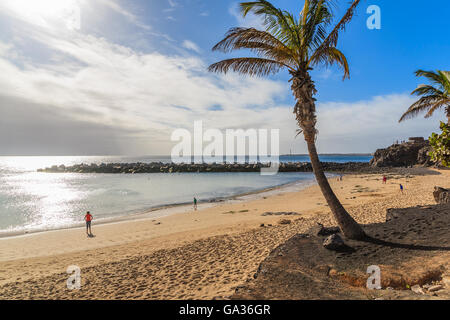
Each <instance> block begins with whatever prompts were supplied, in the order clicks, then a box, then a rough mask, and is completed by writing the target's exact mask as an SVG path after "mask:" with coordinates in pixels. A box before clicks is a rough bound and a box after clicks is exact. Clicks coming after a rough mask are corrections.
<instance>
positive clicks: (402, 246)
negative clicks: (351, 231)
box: [361, 235, 450, 251]
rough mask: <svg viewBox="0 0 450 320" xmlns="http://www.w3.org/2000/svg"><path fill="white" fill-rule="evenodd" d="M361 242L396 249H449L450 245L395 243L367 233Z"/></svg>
mask: <svg viewBox="0 0 450 320" xmlns="http://www.w3.org/2000/svg"><path fill="white" fill-rule="evenodd" d="M361 241H362V242H368V243H372V244H376V245H380V246H385V247H391V248H397V249H408V250H419V251H450V247H438V246H424V245H416V244H406V243H396V242H391V241H386V240H381V239H377V238H373V237H371V236H369V235H366V237H365V238H364V239H362V240H361Z"/></svg>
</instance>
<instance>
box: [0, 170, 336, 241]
mask: <svg viewBox="0 0 450 320" xmlns="http://www.w3.org/2000/svg"><path fill="white" fill-rule="evenodd" d="M327 176H329V177H333V176H335V174H333V173H327ZM301 182H304V183H301ZM314 184H316V181H315V179H311V180H308V181H305V180H301V179H299V180H296V181H293V182H287V183H283V184H281V185H277V186H273V187H267V188H263V189H259V190H254V191H249V192H244V193H238V194H235V195H231V196H227V197H214V198H208V199H204V200H200V201H199V202H198V209H199V210H201V209H207V208H211V207H213V206H217V205H219V204H227V203H232V202H233V201H248V200H255V199H258V198H261V197H264V196H269V195H273V192H279V193H283V192H294V191H301V190H303V189H305V188H308V187H309V186H311V185H314ZM289 188H291V189H289ZM292 189H294V190H292ZM252 196H253V197H252ZM191 209H192V203H191V202H182V203H171V204H165V205H158V206H154V207H150V208H147V209H142V210H139V211H135V212H129V213H126V214H122V215H118V216H114V217H107V218H100V219H96V220H95V225H97V226H99V225H105V224H113V223H121V222H129V221H139V220H147V219H160V218H163V217H166V216H170V215H173V214H179V213H185V212H188V211H191ZM84 227H85V224H84V222H80V223H78V224H74V225H71V226H63V227H60V228H50V229H36V230H21V231H0V241H1V240H3V239H8V238H14V237H26V236H28V235H33V234H39V233H45V232H54V231H59V230H71V229H84Z"/></svg>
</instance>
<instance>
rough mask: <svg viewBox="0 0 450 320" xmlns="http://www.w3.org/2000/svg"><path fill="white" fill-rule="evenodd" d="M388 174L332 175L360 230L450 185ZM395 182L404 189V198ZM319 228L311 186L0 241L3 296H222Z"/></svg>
mask: <svg viewBox="0 0 450 320" xmlns="http://www.w3.org/2000/svg"><path fill="white" fill-rule="evenodd" d="M387 176H388V183H387V184H386V185H383V184H382V181H381V176H380V175H373V174H358V175H347V176H345V177H344V179H343V181H336V179H335V178H333V179H330V182H331V185H332V188H333V189H334V190H335V192H336V194H337V196H338V197H339V199H340V200H341V202H342V203H343V205H344V206H345V207H346V208H347V209H348V210H349V212H350V214H351V215H352V216H353V217H354V218H355V219H356V220H357V221H358V222H359V223H362V224H368V223H374V222H383V221H384V220H385V214H386V209H388V208H407V207H412V206H417V205H431V204H434V203H435V201H434V199H433V195H432V191H433V187H434V186H442V187H447V188H449V187H450V171H448V170H434V169H421V168H412V169H402V170H401V171H400V170H397V171H396V172H393V173H391V174H389V175H387ZM399 183H402V184H403V185H404V186H405V192H404V193H403V194H401V193H400V191H399ZM281 191H283V190H281ZM267 213H269V214H267ZM283 213H285V214H284V215H283ZM292 213H295V214H292ZM93 214H94V217H95V213H93ZM283 220H289V221H283ZM317 222H320V223H322V224H324V225H327V226H331V225H335V222H334V220H333V218H332V216H331V213H330V212H329V210H328V208H327V205H326V203H325V200H324V198H323V196H322V194H321V192H320V190H319V188H318V186H316V185H314V186H311V187H308V188H306V189H304V190H301V191H293V190H292V188H291V189H289V187H288V188H286V189H285V190H284V191H283V192H275V193H273V194H267V195H262V196H260V197H250V198H248V199H246V198H245V197H244V198H240V199H236V200H233V201H227V202H224V203H215V204H204V205H201V206H199V210H198V211H193V210H192V208H187V209H186V208H184V209H183V210H180V211H179V212H173V213H172V214H171V215H169V216H165V217H147V218H140V219H134V220H131V221H120V222H115V223H108V224H102V225H96V224H95V222H94V224H93V233H94V234H95V237H94V238H88V237H86V233H85V230H84V228H75V229H68V230H58V231H50V232H44V233H37V234H30V235H25V236H18V237H10V238H3V239H0V298H1V299H213V298H215V297H227V296H230V295H231V294H232V293H233V292H234V289H235V288H236V287H237V286H239V285H240V284H242V283H243V282H245V280H246V279H248V278H250V277H252V276H253V274H254V273H255V271H256V269H257V268H258V265H259V264H260V263H261V261H262V260H264V258H265V257H266V256H267V255H268V254H269V253H270V252H271V250H273V249H274V248H275V247H276V246H278V245H280V244H281V243H283V242H284V241H286V240H287V239H289V238H290V237H292V236H293V235H295V234H297V233H301V232H304V231H306V230H307V229H309V228H310V227H312V226H314V225H316V223H317ZM71 265H76V266H79V267H80V268H81V277H82V288H81V289H80V290H74V291H70V290H68V289H67V287H66V280H67V278H68V277H69V275H68V274H67V273H66V269H67V267H68V266H71Z"/></svg>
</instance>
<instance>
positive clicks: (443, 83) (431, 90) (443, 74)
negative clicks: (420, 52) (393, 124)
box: [399, 70, 450, 125]
mask: <svg viewBox="0 0 450 320" xmlns="http://www.w3.org/2000/svg"><path fill="white" fill-rule="evenodd" d="M422 76H423V77H425V78H427V79H428V80H429V81H430V82H431V83H432V84H433V85H434V86H433V85H426V84H421V85H420V86H418V87H417V89H416V90H414V91H413V92H412V93H411V94H415V95H418V96H422V97H421V98H420V99H419V100H418V101H416V102H415V103H413V104H412V105H411V106H410V107H409V109H408V110H407V111H406V112H405V114H403V116H402V117H401V118H400V120H399V122H401V121H403V120H406V119H410V118H413V117H415V116H417V115H418V114H419V113H422V112H426V114H425V118H428V117H431V116H432V115H433V113H434V112H435V111H436V110H437V109H440V108H445V112H446V114H447V119H448V120H447V123H448V124H449V125H450V71H439V70H438V71H436V72H434V71H424V70H417V71H416V77H422Z"/></svg>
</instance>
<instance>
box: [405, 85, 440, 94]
mask: <svg viewBox="0 0 450 320" xmlns="http://www.w3.org/2000/svg"><path fill="white" fill-rule="evenodd" d="M411 94H412V95H414V94H415V95H418V96H423V95H436V96H442V95H443V94H444V93H443V92H442V91H441V90H439V89H436V88H435V87H433V86H430V85H426V84H421V85H419V86H418V87H417V88H416V89H415V90H414V91H413V92H411Z"/></svg>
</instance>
